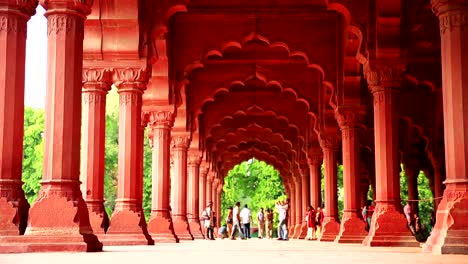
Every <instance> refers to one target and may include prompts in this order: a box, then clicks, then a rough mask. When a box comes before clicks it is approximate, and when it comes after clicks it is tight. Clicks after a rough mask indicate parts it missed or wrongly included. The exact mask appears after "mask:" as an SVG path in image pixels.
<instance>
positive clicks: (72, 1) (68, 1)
mask: <svg viewBox="0 0 468 264" xmlns="http://www.w3.org/2000/svg"><path fill="white" fill-rule="evenodd" d="M17 1H22V0H17ZM39 2H40V3H41V5H42V6H43V7H44V8H45V9H46V10H51V9H59V10H66V11H67V10H72V11H75V12H78V13H80V14H82V15H89V14H90V13H91V7H92V6H93V0H39Z"/></svg>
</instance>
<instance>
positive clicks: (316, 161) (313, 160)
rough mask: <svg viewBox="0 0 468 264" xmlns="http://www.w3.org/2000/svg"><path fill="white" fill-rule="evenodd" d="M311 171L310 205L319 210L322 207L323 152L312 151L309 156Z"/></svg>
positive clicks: (318, 150)
mask: <svg viewBox="0 0 468 264" xmlns="http://www.w3.org/2000/svg"><path fill="white" fill-rule="evenodd" d="M307 161H308V163H309V169H310V204H311V205H312V206H313V207H314V209H315V210H317V208H318V207H321V206H322V186H321V181H322V170H321V166H322V161H323V154H322V150H320V149H316V150H311V151H310V152H309V154H308V159H307Z"/></svg>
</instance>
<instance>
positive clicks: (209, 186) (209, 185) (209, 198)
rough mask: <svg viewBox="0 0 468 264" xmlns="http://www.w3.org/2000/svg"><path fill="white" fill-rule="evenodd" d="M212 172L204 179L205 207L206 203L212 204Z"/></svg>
mask: <svg viewBox="0 0 468 264" xmlns="http://www.w3.org/2000/svg"><path fill="white" fill-rule="evenodd" d="M213 177H214V175H213V172H209V173H208V176H207V178H206V196H205V201H206V203H205V207H206V204H208V202H210V201H212V202H213Z"/></svg>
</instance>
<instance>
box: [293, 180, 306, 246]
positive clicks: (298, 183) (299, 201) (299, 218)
mask: <svg viewBox="0 0 468 264" xmlns="http://www.w3.org/2000/svg"><path fill="white" fill-rule="evenodd" d="M296 177H297V179H296V182H295V183H294V184H295V188H294V189H295V192H296V195H295V198H296V202H295V209H296V210H295V211H296V214H295V218H296V221H295V225H294V234H292V236H291V238H299V236H300V235H301V227H302V222H303V219H304V218H303V217H302V209H303V208H302V187H301V184H302V185H304V184H305V183H304V182H302V181H301V178H302V177H301V176H300V175H297V176H296Z"/></svg>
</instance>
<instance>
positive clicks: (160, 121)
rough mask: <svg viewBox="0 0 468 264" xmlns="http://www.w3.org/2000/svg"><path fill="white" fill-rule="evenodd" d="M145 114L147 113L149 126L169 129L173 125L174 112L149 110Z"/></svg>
mask: <svg viewBox="0 0 468 264" xmlns="http://www.w3.org/2000/svg"><path fill="white" fill-rule="evenodd" d="M145 114H146V115H148V124H149V125H150V126H151V127H162V128H167V129H170V128H171V127H172V126H174V119H175V118H174V114H173V113H172V112H170V111H151V112H145Z"/></svg>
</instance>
